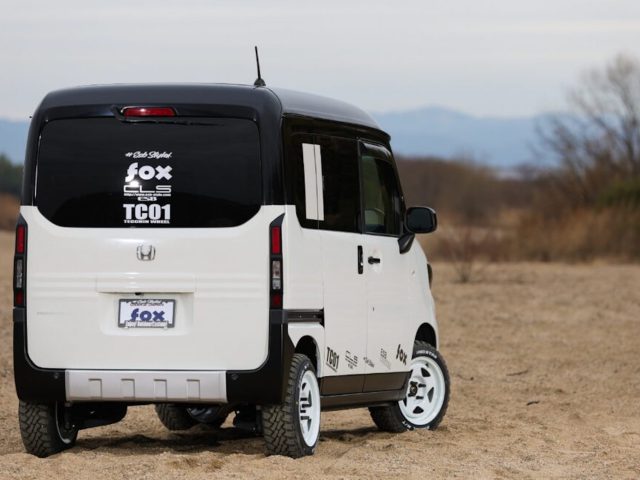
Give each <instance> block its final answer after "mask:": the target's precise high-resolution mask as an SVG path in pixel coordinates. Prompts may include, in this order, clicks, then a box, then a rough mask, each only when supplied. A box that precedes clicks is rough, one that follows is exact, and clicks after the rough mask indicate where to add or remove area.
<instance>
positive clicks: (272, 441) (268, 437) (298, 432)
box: [262, 353, 320, 458]
mask: <svg viewBox="0 0 640 480" xmlns="http://www.w3.org/2000/svg"><path fill="white" fill-rule="evenodd" d="M308 371H310V372H312V373H313V375H314V377H315V375H316V371H315V368H313V364H312V363H311V361H310V360H309V358H308V357H307V356H305V355H302V354H300V353H296V354H294V355H293V359H292V361H291V368H290V370H289V376H288V379H287V390H286V394H285V399H284V402H283V403H282V404H281V405H268V406H263V408H262V429H263V433H264V440H265V445H266V448H267V454H268V455H285V456H287V457H291V458H300V457H304V456H306V455H313V453H314V452H315V449H316V446H317V444H318V438H319V437H320V433H319V432H318V434H317V435H316V438H315V440H314V441H313V442H312V444H311V445H309V444H307V442H306V441H305V440H304V436H303V433H302V427H301V426H300V417H299V415H300V413H299V411H300V402H299V400H298V399H299V394H300V388H301V383H302V380H303V376H304V374H305V373H306V372H308ZM312 401H317V402H319V401H320V395H319V391H318V396H317V398H316V399H315V400H311V399H309V404H308V406H311V403H312ZM318 405H319V403H318ZM317 422H318V424H319V422H320V414H319V412H318V418H317Z"/></svg>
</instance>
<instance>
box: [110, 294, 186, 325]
mask: <svg viewBox="0 0 640 480" xmlns="http://www.w3.org/2000/svg"><path fill="white" fill-rule="evenodd" d="M119 310H120V311H119V313H118V326H119V327H122V328H171V327H173V326H174V325H175V323H174V322H175V317H174V314H175V310H176V301H175V300H164V299H156V298H136V299H131V300H129V299H127V300H120V309H119Z"/></svg>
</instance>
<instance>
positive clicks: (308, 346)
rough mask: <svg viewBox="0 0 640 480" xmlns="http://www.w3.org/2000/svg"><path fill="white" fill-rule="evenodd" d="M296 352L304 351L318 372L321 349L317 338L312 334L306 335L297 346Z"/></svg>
mask: <svg viewBox="0 0 640 480" xmlns="http://www.w3.org/2000/svg"><path fill="white" fill-rule="evenodd" d="M295 353H302V354H303V355H306V356H307V357H308V358H309V360H311V363H312V364H313V368H315V370H316V374H317V373H318V366H319V365H318V359H319V358H320V351H319V349H318V344H317V343H316V341H315V339H314V338H313V337H312V336H311V335H304V336H303V337H302V338H300V340H298V343H297V344H296V347H295Z"/></svg>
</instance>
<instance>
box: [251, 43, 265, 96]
mask: <svg viewBox="0 0 640 480" xmlns="http://www.w3.org/2000/svg"><path fill="white" fill-rule="evenodd" d="M253 48H255V49H256V65H257V66H258V78H256V81H255V82H253V85H254V86H256V87H266V86H267V84H266V83H264V80H263V79H262V76H261V75H260V57H258V47H253Z"/></svg>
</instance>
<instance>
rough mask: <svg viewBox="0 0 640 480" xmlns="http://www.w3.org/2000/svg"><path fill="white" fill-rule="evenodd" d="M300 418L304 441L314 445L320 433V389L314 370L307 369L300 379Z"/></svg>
mask: <svg viewBox="0 0 640 480" xmlns="http://www.w3.org/2000/svg"><path fill="white" fill-rule="evenodd" d="M298 413H299V415H298V418H299V421H300V431H301V432H302V438H303V439H304V442H305V443H306V444H307V445H308V446H309V447H311V446H313V445H315V443H316V440H317V439H318V434H319V433H320V389H319V388H318V380H317V379H316V376H315V375H314V374H313V372H312V371H310V370H307V371H306V372H305V373H304V375H302V380H301V381H300V393H299V395H298Z"/></svg>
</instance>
